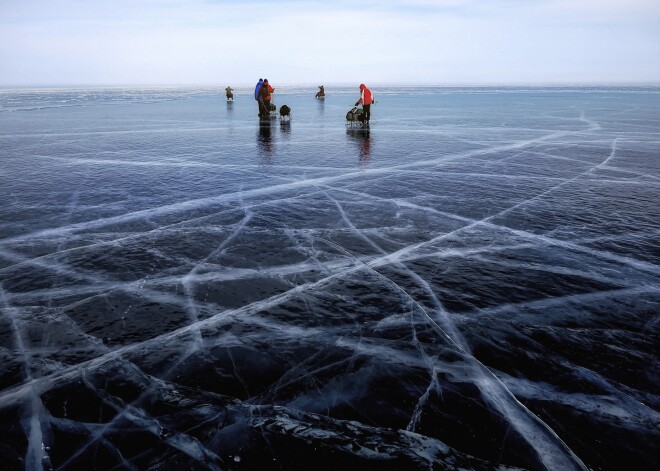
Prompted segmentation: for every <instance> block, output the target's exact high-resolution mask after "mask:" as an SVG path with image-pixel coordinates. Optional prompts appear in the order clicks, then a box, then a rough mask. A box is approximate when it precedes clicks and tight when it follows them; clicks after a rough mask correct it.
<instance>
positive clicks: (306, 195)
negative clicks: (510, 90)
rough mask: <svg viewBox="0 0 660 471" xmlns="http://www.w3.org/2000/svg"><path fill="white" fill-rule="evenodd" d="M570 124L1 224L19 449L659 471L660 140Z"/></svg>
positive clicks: (10, 445) (10, 447) (249, 462)
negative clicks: (634, 462)
mask: <svg viewBox="0 0 660 471" xmlns="http://www.w3.org/2000/svg"><path fill="white" fill-rule="evenodd" d="M561 122H562V124H563V126H562V127H561V129H560V128H559V127H558V129H550V130H535V132H534V133H532V134H534V135H532V136H530V137H528V138H525V139H517V140H512V141H510V142H505V141H499V142H498V141H494V142H488V143H479V145H476V144H475V145H472V146H470V147H469V148H467V150H461V151H457V152H454V153H449V154H443V155H433V154H430V155H428V156H426V157H425V158H420V159H409V160H406V161H402V162H398V163H392V162H391V163H390V164H388V165H383V166H376V165H372V166H369V167H366V168H365V167H364V166H362V167H360V168H355V167H353V168H342V169H339V170H338V169H337V168H332V169H328V168H325V167H318V168H313V166H310V167H309V168H308V169H307V171H306V172H305V174H304V176H301V175H300V174H299V173H296V172H294V171H290V172H287V171H286V169H281V170H282V173H281V174H277V175H276V176H275V177H274V178H269V179H268V180H267V181H266V180H264V181H265V182H266V183H267V184H265V185H255V186H254V187H252V188H248V189H241V190H240V191H235V192H230V193H219V194H216V195H212V196H209V197H204V198H197V197H195V198H191V199H189V200H185V201H171V202H169V203H167V204H162V205H160V206H157V207H151V208H148V209H140V210H131V205H130V201H126V202H120V203H112V204H114V205H115V206H114V207H113V208H112V209H113V211H114V212H113V213H112V214H113V215H110V216H103V217H94V215H95V214H99V213H103V212H104V211H105V210H106V209H108V208H106V207H103V205H104V203H99V205H98V206H95V207H91V206H90V207H85V206H83V205H80V206H78V204H77V203H76V202H75V201H73V202H69V204H70V208H68V209H69V210H70V211H71V212H77V213H78V215H79V216H80V215H82V216H81V217H79V218H78V222H67V221H66V220H64V219H63V220H62V224H61V225H60V226H59V227H52V228H44V229H38V230H33V231H31V230H25V231H24V232H23V233H17V234H13V235H11V236H8V237H3V238H2V239H1V240H0V259H1V260H2V266H1V267H0V277H1V279H2V285H0V287H1V288H2V289H1V291H0V303H1V307H2V309H1V311H0V312H1V316H0V323H1V324H2V330H1V331H2V332H3V333H2V337H1V342H2V343H1V344H0V355H1V356H2V364H3V367H2V371H1V372H0V373H1V374H2V384H3V386H4V389H3V390H2V391H0V411H1V417H2V418H1V419H0V421H1V423H2V432H1V437H2V440H0V442H4V443H2V444H0V447H1V448H0V454H2V455H4V459H5V460H6V462H7V463H10V464H11V463H18V464H20V465H21V466H24V467H25V469H29V470H36V469H40V470H41V469H48V468H54V469H83V468H86V469H92V467H91V466H92V465H94V466H96V467H97V469H131V470H135V469H213V470H220V469H269V468H270V469H312V468H310V467H308V466H311V465H310V463H314V465H313V466H314V467H315V468H316V469H357V468H358V467H359V468H362V469H376V468H378V469H492V467H493V466H495V467H501V468H502V469H504V468H506V469H511V468H524V469H551V470H559V469H562V470H565V469H586V467H587V466H601V467H605V468H607V466H608V463H607V460H608V459H611V456H610V455H611V454H615V453H616V454H617V456H618V457H617V458H615V459H623V458H628V457H631V458H630V459H635V457H637V458H639V457H640V456H641V457H642V459H644V460H647V463H648V464H652V463H653V459H656V460H657V454H656V458H653V455H654V453H657V451H658V442H659V439H660V432H659V430H660V429H659V424H660V417H659V416H658V412H657V408H658V405H660V402H659V401H658V396H657V393H658V390H657V388H658V385H657V379H658V376H657V373H658V371H657V366H658V364H657V343H655V342H657V340H658V311H659V310H658V305H659V304H658V302H659V301H660V283H659V281H660V267H658V265H657V261H658V259H659V257H660V254H659V253H658V249H657V247H658V244H657V242H658V235H659V233H660V229H659V227H658V222H659V221H658V216H659V215H660V211H658V209H657V206H658V205H657V203H658V194H659V192H658V189H659V188H660V174H659V172H658V166H657V163H656V164H655V167H654V166H653V164H652V165H650V166H648V167H647V168H646V169H644V168H643V166H641V167H640V165H639V162H637V161H636V160H635V159H641V158H643V157H644V156H645V155H646V154H645V153H644V152H642V151H641V150H640V149H642V150H643V149H644V148H645V147H644V146H648V148H650V149H655V154H657V150H658V148H659V146H658V144H660V133H658V131H657V129H656V130H655V131H649V130H646V131H644V132H642V131H639V132H633V133H631V132H630V131H628V132H619V131H617V130H616V128H606V127H605V126H604V125H601V123H600V122H599V121H598V120H597V119H596V118H592V117H589V116H588V115H587V114H586V113H584V112H582V113H577V114H576V116H575V117H574V119H573V120H572V121H570V120H569V124H570V125H569V126H565V121H561ZM294 125H295V121H294ZM377 131H378V130H377V127H374V129H373V130H372V131H371V133H372V136H371V139H375V137H374V134H375V133H377ZM470 133H473V130H472V131H470ZM470 136H472V134H470ZM470 136H467V137H465V138H466V139H468V137H470ZM460 137H461V136H460V135H459V136H458V137H457V139H459V138H460ZM473 144H474V143H473ZM576 149H582V150H584V149H587V150H588V151H587V152H576ZM655 158H656V159H657V155H656V156H655ZM374 160H375V159H374ZM532 161H533V164H532V163H531V162H532ZM656 162H657V161H656ZM640 168H641V169H640ZM234 170H235V169H233V170H232V171H234ZM259 171H260V170H258V169H257V170H255V169H251V168H250V167H249V166H246V168H245V172H246V173H250V172H255V174H257V173H258V172H259ZM271 176H272V175H271ZM258 177H259V178H262V175H258ZM22 204H27V203H22ZM107 204H110V203H107ZM123 204H125V209H126V210H125V211H124V212H121V211H120V212H119V213H117V211H116V209H117V205H119V208H120V209H121V208H122V205H123ZM654 209H655V213H654V212H653V210H654ZM28 229H29V228H28ZM477 280H478V281H477ZM88 466H90V467H88Z"/></svg>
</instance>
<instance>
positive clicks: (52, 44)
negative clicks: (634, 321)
mask: <svg viewBox="0 0 660 471" xmlns="http://www.w3.org/2000/svg"><path fill="white" fill-rule="evenodd" d="M263 76H266V77H268V78H270V79H271V81H273V82H276V83H279V84H282V85H284V84H288V85H304V84H310V85H311V84H317V83H325V84H351V85H352V84H354V83H356V82H369V83H371V84H379V85H388V84H389V85H397V84H447V85H469V84H548V83H550V84H575V83H581V84H604V83H645V84H649V83H651V84H660V0H411V1H388V0H379V1H373V0H352V1H341V0H340V1H332V0H326V1H314V0H282V1H277V2H275V1H268V2H267V1H264V0H256V1H255V0H227V1H223V0H104V1H100V0H0V86H60V85H64V86H66V85H72V86H76V85H225V84H232V85H234V86H240V85H249V84H252V83H253V82H255V80H256V79H258V78H259V77H263Z"/></svg>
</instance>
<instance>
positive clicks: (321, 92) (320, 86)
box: [314, 85, 325, 98]
mask: <svg viewBox="0 0 660 471" xmlns="http://www.w3.org/2000/svg"><path fill="white" fill-rule="evenodd" d="M324 96H325V89H324V88H323V85H319V91H318V92H316V95H314V98H322V97H324Z"/></svg>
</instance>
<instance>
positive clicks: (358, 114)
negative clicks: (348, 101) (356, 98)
mask: <svg viewBox="0 0 660 471" xmlns="http://www.w3.org/2000/svg"><path fill="white" fill-rule="evenodd" d="M346 124H348V125H349V126H365V125H367V124H368V123H365V121H364V110H363V109H362V108H358V107H357V106H354V107H353V108H351V110H350V111H349V112H348V113H346Z"/></svg>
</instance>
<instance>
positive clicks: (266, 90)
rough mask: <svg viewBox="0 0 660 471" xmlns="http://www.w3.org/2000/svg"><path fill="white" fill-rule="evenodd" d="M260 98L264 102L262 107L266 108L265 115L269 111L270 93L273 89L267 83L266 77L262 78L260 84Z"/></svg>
mask: <svg viewBox="0 0 660 471" xmlns="http://www.w3.org/2000/svg"><path fill="white" fill-rule="evenodd" d="M260 91H261V98H262V100H263V102H264V108H265V109H266V116H267V115H268V113H270V94H271V93H273V92H274V91H275V89H274V88H273V87H271V86H270V84H269V83H268V79H264V84H263V85H262V86H261V90H260Z"/></svg>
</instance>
